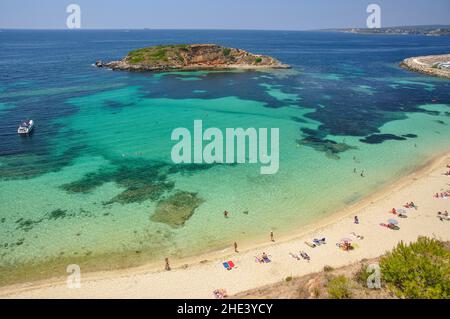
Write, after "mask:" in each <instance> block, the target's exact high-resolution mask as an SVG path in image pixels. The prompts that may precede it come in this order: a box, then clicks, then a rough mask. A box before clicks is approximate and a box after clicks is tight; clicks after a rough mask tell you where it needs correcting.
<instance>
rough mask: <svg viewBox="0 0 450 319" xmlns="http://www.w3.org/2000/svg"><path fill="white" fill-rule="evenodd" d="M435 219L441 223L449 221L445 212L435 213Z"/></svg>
mask: <svg viewBox="0 0 450 319" xmlns="http://www.w3.org/2000/svg"><path fill="white" fill-rule="evenodd" d="M437 217H438V218H439V220H440V221H441V222H443V221H450V216H449V215H448V212H447V211H445V212H438V213H437Z"/></svg>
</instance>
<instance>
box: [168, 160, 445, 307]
mask: <svg viewBox="0 0 450 319" xmlns="http://www.w3.org/2000/svg"><path fill="white" fill-rule="evenodd" d="M447 168H450V165H447ZM445 175H447V176H450V171H449V172H447V173H446V174H445ZM434 197H435V198H437V199H447V198H448V197H450V190H447V191H445V192H441V193H436V194H435V195H434ZM413 209H414V210H417V209H418V206H417V204H416V203H414V202H413V201H411V202H407V203H406V204H404V205H403V207H402V208H392V209H391V210H390V211H389V213H390V214H393V215H395V216H397V217H399V218H408V215H407V214H408V213H409V212H410V211H411V210H413ZM223 215H224V217H225V218H229V215H230V213H229V212H228V211H224V213H223ZM437 217H438V218H439V219H440V220H441V221H450V216H449V213H448V212H447V210H446V211H445V212H438V213H437ZM353 222H354V224H355V225H359V223H360V220H359V217H358V216H354V218H353ZM380 226H382V227H386V228H389V229H392V230H400V227H399V226H398V221H397V220H395V219H389V220H388V221H387V223H381V224H380ZM363 239H364V236H361V235H358V234H356V233H355V232H352V233H350V236H349V237H346V238H343V239H341V241H340V242H338V243H336V246H337V247H338V248H339V249H341V250H343V251H346V252H350V251H352V250H354V249H355V248H357V247H358V245H357V244H355V243H353V241H355V240H363ZM270 241H271V242H275V239H274V233H273V231H271V232H270ZM326 244H327V240H326V238H325V237H322V238H314V239H312V240H311V241H305V245H306V246H308V247H309V248H313V249H314V248H317V247H320V246H322V245H326ZM234 251H235V252H236V253H239V251H238V245H237V243H236V242H235V243H234ZM289 255H290V256H291V257H292V258H293V259H296V260H299V261H300V260H304V261H307V262H309V261H311V256H310V255H308V253H306V252H305V251H303V250H300V251H299V253H298V254H294V253H289ZM255 262H256V263H259V264H268V263H271V262H272V259H271V257H270V256H269V255H268V254H267V253H266V252H263V253H262V254H260V255H258V256H255ZM223 266H224V267H225V269H227V270H229V271H230V270H232V269H234V268H236V266H235V264H234V263H233V261H227V262H224V263H223ZM166 270H170V266H169V260H168V259H167V258H166ZM213 294H214V296H215V298H217V299H222V298H225V297H227V292H226V290H225V289H216V290H214V291H213Z"/></svg>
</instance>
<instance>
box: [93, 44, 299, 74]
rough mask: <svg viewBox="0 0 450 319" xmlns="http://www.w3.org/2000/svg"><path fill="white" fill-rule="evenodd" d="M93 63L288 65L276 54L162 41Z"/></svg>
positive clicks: (117, 66)
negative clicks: (159, 44) (123, 55)
mask: <svg viewBox="0 0 450 319" xmlns="http://www.w3.org/2000/svg"><path fill="white" fill-rule="evenodd" d="M95 66H97V67H99V68H109V69H112V70H121V71H135V72H170V71H195V70H232V69H244V70H254V69H288V68H290V66H289V65H286V64H283V63H281V62H280V61H278V60H277V59H275V58H272V57H270V56H265V55H259V54H252V53H250V52H247V51H244V50H240V49H235V48H227V47H222V46H219V45H215V44H190V45H165V46H154V47H149V48H143V49H138V50H134V51H131V52H130V53H128V55H127V56H126V57H125V58H123V59H122V60H120V61H111V62H107V63H103V62H102V61H97V62H96V63H95Z"/></svg>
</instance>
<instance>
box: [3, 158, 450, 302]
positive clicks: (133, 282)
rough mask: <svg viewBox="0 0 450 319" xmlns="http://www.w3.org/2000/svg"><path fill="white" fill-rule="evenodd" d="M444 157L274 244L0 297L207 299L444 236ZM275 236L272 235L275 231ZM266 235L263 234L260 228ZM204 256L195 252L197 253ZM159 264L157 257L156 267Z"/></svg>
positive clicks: (10, 290)
mask: <svg viewBox="0 0 450 319" xmlns="http://www.w3.org/2000/svg"><path fill="white" fill-rule="evenodd" d="M448 164H450V154H447V155H445V156H443V157H440V158H438V159H436V160H434V161H432V162H430V163H428V164H427V165H426V166H424V167H423V168H422V169H420V170H418V171H416V172H415V173H414V174H412V175H409V176H407V177H405V178H404V179H402V180H401V181H398V182H397V183H395V184H393V185H391V186H389V187H386V188H385V189H384V190H383V191H382V192H379V193H377V194H374V195H373V196H371V197H370V198H367V199H365V200H363V201H362V202H360V203H358V204H356V205H353V206H352V207H349V208H348V209H346V210H345V211H343V212H341V213H339V214H338V215H335V216H333V218H332V219H329V220H326V221H322V222H321V224H315V225H310V226H309V227H308V229H310V230H311V231H308V230H306V231H305V229H303V230H302V234H298V235H297V236H296V237H291V238H284V239H283V240H280V241H279V242H276V243H270V242H269V243H267V244H266V245H264V246H260V247H253V248H251V249H248V250H247V251H243V252H241V253H239V254H235V253H233V251H232V248H230V250H228V251H225V252H222V255H223V256H222V257H223V258H220V259H217V256H216V257H213V259H211V255H210V256H209V258H210V261H208V262H206V263H202V264H201V263H198V261H197V262H196V263H192V264H190V266H189V267H188V268H186V269H182V268H177V269H174V270H172V271H170V272H155V271H152V270H149V269H146V267H139V268H135V269H128V270H120V271H113V272H101V273H91V274H82V283H81V288H79V289H69V288H68V287H67V285H66V282H65V280H66V279H65V278H62V279H51V280H47V281H41V282H36V283H27V284H20V285H19V284H18V285H14V286H9V287H3V288H0V297H2V298H213V295H212V291H213V290H214V289H217V288H225V289H226V290H227V291H228V293H229V294H235V293H238V292H242V291H245V290H248V289H254V288H257V287H260V286H264V285H267V284H272V283H276V282H279V281H281V280H283V279H285V278H286V277H287V276H302V275H305V274H308V273H311V272H316V271H320V270H322V269H323V267H324V266H325V265H329V266H332V267H339V266H344V265H346V264H350V263H353V262H356V261H358V260H361V259H364V258H373V257H377V256H380V255H382V254H383V253H384V252H386V251H387V250H390V249H391V248H393V247H394V246H395V245H396V244H397V243H398V242H400V241H401V240H403V241H406V242H409V241H414V240H416V239H417V237H418V236H421V235H423V236H430V237H435V238H439V239H441V240H450V221H445V222H441V221H440V220H439V219H438V218H437V217H436V214H437V212H438V211H445V210H450V199H448V200H444V199H435V198H433V194H435V193H436V192H441V191H444V190H447V189H450V184H449V183H450V177H447V176H444V175H443V173H445V172H446V171H447V170H448V169H446V165H448ZM407 201H414V202H415V203H416V204H417V205H418V206H419V208H418V210H414V209H412V210H408V211H410V212H409V214H408V215H409V218H407V219H401V218H396V219H397V220H398V221H399V222H400V224H399V226H400V227H401V229H400V231H392V230H389V229H387V228H384V227H381V226H380V225H379V224H380V223H383V222H386V221H387V220H388V219H390V218H394V217H395V216H393V215H392V214H390V213H389V211H390V210H391V209H392V208H393V207H395V208H401V207H402V206H403V205H404V204H405V203H406V202H407ZM355 215H358V217H359V220H360V224H359V225H355V224H354V222H353V217H354V216H355ZM351 232H356V233H357V234H360V235H363V236H364V237H365V239H364V240H362V241H358V240H355V243H357V244H358V246H359V248H357V249H356V250H354V251H351V252H344V251H342V250H339V249H338V248H337V247H336V245H335V244H336V242H338V241H340V239H341V238H343V237H349V234H350V233H351ZM275 236H276V234H275ZM268 237H269V234H268ZM315 237H326V238H327V240H328V244H327V245H325V246H320V247H318V248H314V249H313V248H309V247H307V246H306V245H305V244H304V241H305V240H311V239H313V238H315ZM276 239H277V238H276ZM300 250H304V251H306V252H307V253H308V254H309V255H310V256H311V258H312V260H311V262H306V261H297V260H295V259H293V258H292V257H290V256H289V253H290V252H292V253H298V252H299V251H300ZM263 251H264V252H266V253H267V254H268V255H269V256H270V257H271V259H272V263H269V264H258V263H256V262H255V256H256V255H258V254H261V253H262V252H263ZM202 259H205V258H200V259H198V260H202ZM226 260H233V261H234V263H235V264H236V265H237V268H235V269H233V270H232V271H227V270H225V269H224V268H223V266H222V262H223V261H226ZM163 266H164V265H163V264H162V267H163Z"/></svg>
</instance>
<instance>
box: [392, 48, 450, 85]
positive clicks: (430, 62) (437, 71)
mask: <svg viewBox="0 0 450 319" xmlns="http://www.w3.org/2000/svg"><path fill="white" fill-rule="evenodd" d="M449 61H450V54H444V55H430V56H421V57H412V58H408V59H405V60H403V61H402V62H401V63H400V66H401V67H403V68H405V69H408V70H410V71H414V72H420V73H423V74H428V75H431V76H437V77H442V78H446V79H450V69H448V68H443V67H439V64H443V63H447V62H449Z"/></svg>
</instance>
